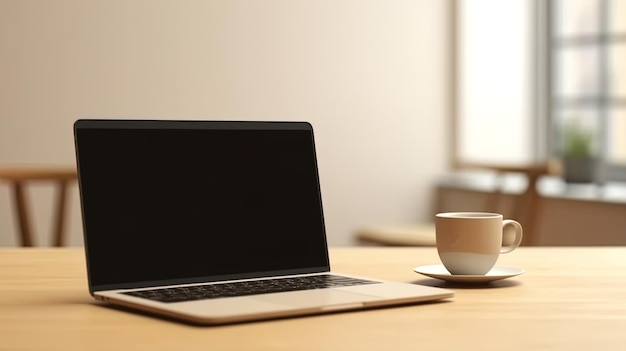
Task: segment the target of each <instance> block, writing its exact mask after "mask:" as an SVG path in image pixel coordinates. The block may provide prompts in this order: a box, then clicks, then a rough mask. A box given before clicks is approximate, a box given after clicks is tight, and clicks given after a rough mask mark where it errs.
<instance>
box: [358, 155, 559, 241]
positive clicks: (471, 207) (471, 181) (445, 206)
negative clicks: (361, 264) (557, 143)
mask: <svg viewBox="0 0 626 351" xmlns="http://www.w3.org/2000/svg"><path fill="white" fill-rule="evenodd" d="M558 171H559V169H558V165H557V164H555V163H553V162H542V163H533V164H528V165H522V166H511V165H496V164H494V165H490V164H460V165H459V166H458V173H459V174H466V173H467V172H469V173H471V172H478V173H482V174H483V175H488V176H489V177H488V181H487V182H486V183H487V184H484V182H483V184H480V183H481V182H480V180H479V181H478V182H477V179H479V178H480V177H476V176H475V175H470V176H459V175H458V174H456V173H457V172H455V174H453V175H452V176H451V177H450V178H449V179H443V180H442V181H441V182H440V183H439V184H437V186H436V189H435V204H434V213H432V217H433V218H432V222H429V223H420V224H415V225H408V226H402V225H396V226H393V225H392V226H380V227H364V228H360V229H358V230H357V232H356V239H357V242H358V243H359V244H363V245H387V246H434V245H435V243H436V242H435V225H434V215H435V213H438V212H460V211H481V212H497V213H501V214H503V216H504V217H505V218H511V219H515V220H517V221H518V222H520V223H521V224H522V226H523V227H524V238H523V240H522V245H527V246H532V245H536V243H537V238H536V237H535V235H534V234H535V232H536V227H537V220H538V218H539V216H540V212H541V201H540V196H539V193H538V192H537V181H538V180H539V178H540V177H541V176H544V175H550V174H557V173H558ZM510 176H517V179H518V180H520V179H521V182H516V184H515V186H513V188H516V189H517V192H516V191H515V190H513V193H511V192H509V191H507V190H506V189H505V188H507V184H506V183H507V182H506V180H507V179H508V178H509V177H510ZM482 179H485V177H482ZM519 183H521V186H520V184H519ZM477 189H478V190H480V193H479V194H477V192H476V190H477ZM506 240H507V238H506V237H505V241H506Z"/></svg>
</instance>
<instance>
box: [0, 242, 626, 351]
mask: <svg viewBox="0 0 626 351" xmlns="http://www.w3.org/2000/svg"><path fill="white" fill-rule="evenodd" d="M331 261H332V264H333V267H334V270H335V271H337V272H344V273H351V274H356V275H368V276H372V277H378V278H383V279H390V280H399V281H407V282H415V283H418V284H426V285H433V286H442V287H446V288H450V289H453V290H455V291H456V296H455V297H454V299H452V300H451V301H449V302H439V303H430V304H422V305H414V306H405V307H397V308H390V309H378V310H368V311H360V312H349V313H339V314H330V315H319V316H312V317H304V318H292V319H282V320H273V321H265V322H254V323H246V324H237V325H228V326H219V327H197V326H190V325H186V324H181V323H177V322H173V321H169V320H164V319H159V318H154V317H149V316H146V315H142V314H137V313H133V312H128V311H125V310H119V309H117V308H110V307H105V306H104V305H101V304H100V303H97V302H95V300H92V298H91V297H90V296H89V294H88V292H87V282H86V276H85V264H84V263H85V262H84V256H83V251H82V249H81V248H52V249H41V248H21V249H10V248H5V249H0V350H435V349H444V350H460V349H467V350H475V349H480V350H594V351H596V350H619V349H624V348H625V347H626V247H605V248H602V247H595V248H580V247H578V248H541V247H532V248H531V247H522V248H520V249H518V250H517V251H515V252H513V253H510V254H507V255H503V256H502V257H501V258H500V261H499V262H498V264H499V265H503V266H513V267H520V268H524V269H525V270H526V273H525V274H523V275H521V276H518V277H515V278H511V279H508V280H502V281H499V282H494V283H491V284H488V285H485V286H465V285H456V284H451V283H445V282H442V281H439V280H435V279H430V278H426V277H423V276H421V275H418V274H416V273H414V272H413V271H412V270H413V268H414V267H415V266H418V265H425V264H432V263H437V262H438V259H437V254H436V249H434V248H379V247H358V248H333V249H331Z"/></svg>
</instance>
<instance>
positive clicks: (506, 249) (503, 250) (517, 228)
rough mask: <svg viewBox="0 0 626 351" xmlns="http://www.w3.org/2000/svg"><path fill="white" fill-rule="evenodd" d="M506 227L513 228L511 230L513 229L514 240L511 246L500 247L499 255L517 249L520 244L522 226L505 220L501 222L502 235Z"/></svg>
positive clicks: (510, 220)
mask: <svg viewBox="0 0 626 351" xmlns="http://www.w3.org/2000/svg"><path fill="white" fill-rule="evenodd" d="M508 225H511V226H513V228H514V229H515V240H514V241H513V243H512V244H511V245H509V246H504V247H502V248H501V249H500V253H507V252H511V251H513V250H515V249H517V247H518V246H519V245H520V244H521V243H522V234H523V230H522V225H521V224H519V222H516V221H514V220H512V219H505V220H503V221H502V234H504V228H505V227H506V226H508Z"/></svg>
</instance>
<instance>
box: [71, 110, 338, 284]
mask: <svg viewBox="0 0 626 351" xmlns="http://www.w3.org/2000/svg"><path fill="white" fill-rule="evenodd" d="M135 122H136V123H135ZM135 122H132V121H126V122H122V121H118V122H103V123H105V126H107V127H106V128H102V127H99V128H81V127H80V121H79V122H77V127H76V131H75V133H76V143H77V145H78V147H77V149H78V153H77V159H78V167H79V173H80V187H81V201H82V204H83V221H84V230H85V245H86V248H87V250H88V257H89V262H88V267H89V268H88V269H89V278H90V283H91V285H92V286H102V287H104V286H108V287H111V286H115V287H120V288H122V287H132V284H131V283H134V282H138V281H143V282H164V281H171V282H172V283H175V282H183V281H189V280H187V279H182V280H181V278H190V280H191V281H193V280H194V279H195V278H200V277H203V278H206V277H209V276H215V277H216V279H217V277H220V278H224V277H230V276H232V277H233V278H237V277H253V276H258V275H260V274H258V275H257V274H255V273H253V272H269V271H281V272H291V271H293V272H298V273H305V272H312V271H325V270H327V268H328V255H327V249H326V237H325V231H324V222H323V215H322V207H321V199H320V190H319V181H318V172H317V166H316V160H315V149H314V143H313V132H312V130H311V128H310V126H309V125H308V124H306V123H295V122H294V123H292V124H289V123H287V124H284V123H265V124H259V125H258V126H257V124H255V123H253V122H251V123H245V122H239V123H237V122H206V123H202V122H199V121H196V122H183V121H175V122H171V121H170V122H166V121H159V122H156V121H152V122H151V121H135ZM106 123H109V124H110V125H109V124H106ZM257 127H258V128H257ZM324 253H326V254H324ZM200 280H203V281H204V280H205V279H198V281H200Z"/></svg>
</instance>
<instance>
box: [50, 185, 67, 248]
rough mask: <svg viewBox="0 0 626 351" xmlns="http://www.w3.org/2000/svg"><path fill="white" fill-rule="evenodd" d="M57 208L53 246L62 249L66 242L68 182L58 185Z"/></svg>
mask: <svg viewBox="0 0 626 351" xmlns="http://www.w3.org/2000/svg"><path fill="white" fill-rule="evenodd" d="M57 185H58V187H57V197H56V208H55V214H54V226H53V228H54V233H52V240H53V242H52V246H56V247H61V246H63V244H64V242H65V212H66V211H65V207H66V206H67V190H68V187H67V181H66V180H60V181H59V182H58V183H57Z"/></svg>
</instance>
